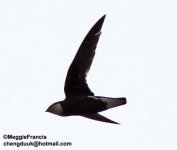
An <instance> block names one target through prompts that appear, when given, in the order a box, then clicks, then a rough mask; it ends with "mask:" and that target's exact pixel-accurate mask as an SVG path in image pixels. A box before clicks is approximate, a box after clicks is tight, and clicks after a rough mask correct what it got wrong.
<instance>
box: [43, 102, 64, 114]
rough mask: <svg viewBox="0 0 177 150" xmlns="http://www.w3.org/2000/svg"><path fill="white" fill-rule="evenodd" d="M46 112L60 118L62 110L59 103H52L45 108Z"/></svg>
mask: <svg viewBox="0 0 177 150" xmlns="http://www.w3.org/2000/svg"><path fill="white" fill-rule="evenodd" d="M46 112H50V113H52V114H55V115H59V116H62V112H63V108H62V105H61V102H56V103H53V104H52V105H50V106H49V107H48V108H47V110H46Z"/></svg>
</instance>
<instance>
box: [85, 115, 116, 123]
mask: <svg viewBox="0 0 177 150" xmlns="http://www.w3.org/2000/svg"><path fill="white" fill-rule="evenodd" d="M82 116H83V117H86V118H89V119H93V120H97V121H102V122H107V123H113V124H119V123H117V122H115V121H112V120H110V119H108V118H106V117H105V116H102V115H100V114H97V113H96V114H89V115H82Z"/></svg>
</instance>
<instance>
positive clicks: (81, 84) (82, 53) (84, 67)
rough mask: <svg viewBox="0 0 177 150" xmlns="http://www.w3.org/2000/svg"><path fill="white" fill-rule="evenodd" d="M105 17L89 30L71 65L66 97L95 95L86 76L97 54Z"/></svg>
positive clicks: (67, 78) (66, 81) (66, 82)
mask: <svg viewBox="0 0 177 150" xmlns="http://www.w3.org/2000/svg"><path fill="white" fill-rule="evenodd" d="M104 19H105V15H104V16H103V17H101V18H100V19H99V20H98V21H97V22H96V23H95V25H94V26H93V27H92V28H91V30H90V31H89V32H88V34H87V35H86V37H85V38H84V40H83V42H82V44H81V45H80V47H79V50H78V51H77V53H76V55H75V58H74V59H73V61H72V63H71V65H70V67H69V70H68V72H67V76H66V80H65V87H64V91H65V95H66V97H71V96H87V95H94V93H93V92H92V91H91V90H90V89H89V87H88V85H87V81H86V76H87V73H88V71H89V70H90V66H91V64H92V61H93V58H94V55H95V49H96V46H97V43H98V40H99V37H100V34H101V27H102V25H103V22H104Z"/></svg>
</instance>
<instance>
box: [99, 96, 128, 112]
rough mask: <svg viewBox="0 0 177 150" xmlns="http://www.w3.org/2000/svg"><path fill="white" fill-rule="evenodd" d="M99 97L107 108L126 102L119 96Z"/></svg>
mask: <svg viewBox="0 0 177 150" xmlns="http://www.w3.org/2000/svg"><path fill="white" fill-rule="evenodd" d="M100 99H101V100H102V101H103V102H105V103H106V107H107V109H109V108H113V107H117V106H121V105H125V104H126V103H127V100H126V98H125V97H120V98H110V97H100Z"/></svg>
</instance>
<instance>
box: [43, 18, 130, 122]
mask: <svg viewBox="0 0 177 150" xmlns="http://www.w3.org/2000/svg"><path fill="white" fill-rule="evenodd" d="M105 17H106V15H103V16H102V17H101V18H100V19H99V20H98V21H97V22H96V23H95V24H94V25H93V27H92V28H91V29H90V30H89V32H88V33H87V35H86V36H85V38H84V40H83V41H82V43H81V45H80V47H79V49H78V51H77V53H76V55H75V57H74V59H73V61H72V63H71V65H70V67H69V69H68V71H67V75H66V79H65V85H64V92H65V99H64V100H62V101H57V102H55V103H53V104H52V105H50V106H49V107H48V108H47V110H46V112H49V113H52V114H55V115H58V116H64V117H66V116H82V117H85V118H88V119H93V120H96V121H101V122H105V123H112V124H119V123H118V122H115V121H113V120H111V119H108V118H106V117H105V116H103V115H101V114H100V113H99V112H102V111H105V110H107V109H110V108H113V107H117V106H120V105H124V104H126V103H127V100H126V98H125V97H119V98H112V97H104V96H95V94H94V93H93V92H92V91H91V89H90V88H89V86H88V84H87V80H86V77H87V74H88V72H89V70H90V67H91V64H92V62H93V59H94V56H95V50H96V47H97V43H98V41H99V38H100V35H101V28H102V25H103V22H104V20H105Z"/></svg>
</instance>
